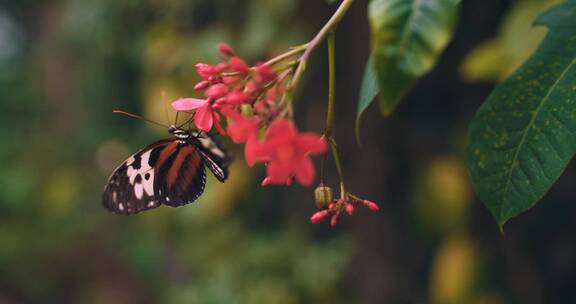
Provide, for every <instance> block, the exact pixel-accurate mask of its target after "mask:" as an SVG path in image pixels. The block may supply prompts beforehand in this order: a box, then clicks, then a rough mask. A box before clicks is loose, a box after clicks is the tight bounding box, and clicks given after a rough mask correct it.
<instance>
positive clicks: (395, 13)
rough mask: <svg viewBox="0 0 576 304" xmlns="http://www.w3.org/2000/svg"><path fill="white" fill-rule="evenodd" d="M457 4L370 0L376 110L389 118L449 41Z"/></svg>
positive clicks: (440, 0) (434, 0) (452, 0)
mask: <svg viewBox="0 0 576 304" xmlns="http://www.w3.org/2000/svg"><path fill="white" fill-rule="evenodd" d="M458 2H459V0H372V1H371V2H370V5H369V9H368V14H369V17H370V27H371V29H372V55H373V60H374V68H375V71H376V74H377V76H378V84H379V87H380V110H381V111H382V113H383V114H384V115H390V114H391V113H392V112H393V111H394V109H395V108H396V106H397V105H398V103H399V102H400V99H401V98H402V97H403V96H404V95H405V94H406V92H407V91H408V90H409V89H410V88H411V87H412V85H413V84H414V82H415V81H416V79H417V78H418V77H420V76H422V75H424V74H426V73H427V72H429V71H430V70H431V69H432V68H433V67H434V65H435V63H436V61H437V59H438V56H439V55H440V53H441V52H442V51H443V50H444V48H445V47H446V45H447V44H448V42H449V41H450V39H451V37H452V34H453V31H454V26H455V24H456V19H457V12H458Z"/></svg>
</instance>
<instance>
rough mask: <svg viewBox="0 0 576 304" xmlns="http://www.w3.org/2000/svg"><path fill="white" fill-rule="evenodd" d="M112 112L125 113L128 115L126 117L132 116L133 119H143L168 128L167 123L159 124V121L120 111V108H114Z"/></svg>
mask: <svg viewBox="0 0 576 304" xmlns="http://www.w3.org/2000/svg"><path fill="white" fill-rule="evenodd" d="M112 112H114V113H118V114H124V115H126V116H128V117H132V118H135V119H139V120H143V121H145V122H148V123H151V124H155V125H158V126H162V127H164V128H169V126H167V125H165V124H161V123H159V122H156V121H153V120H150V119H147V118H144V117H142V116H140V115H136V114H132V113H128V112H124V111H122V110H114V111H112Z"/></svg>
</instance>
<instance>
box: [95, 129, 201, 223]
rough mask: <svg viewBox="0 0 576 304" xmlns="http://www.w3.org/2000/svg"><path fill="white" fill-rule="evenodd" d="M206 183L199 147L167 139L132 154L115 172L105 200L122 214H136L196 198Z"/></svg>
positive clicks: (107, 207) (176, 204) (107, 186)
mask: <svg viewBox="0 0 576 304" xmlns="http://www.w3.org/2000/svg"><path fill="white" fill-rule="evenodd" d="M205 183H206V172H205V169H204V164H203V160H202V158H201V156H200V153H198V151H197V149H196V148H195V147H194V146H192V145H190V144H187V143H182V142H180V141H178V140H176V139H165V140H161V141H158V142H155V143H153V144H151V145H149V146H148V147H146V148H144V149H142V150H140V151H139V152H137V153H136V154H134V155H132V156H131V157H130V158H128V159H127V160H126V161H125V162H124V163H123V164H122V165H120V166H119V167H118V168H117V169H116V170H115V171H114V173H112V175H111V176H110V178H109V179H108V182H107V183H106V186H105V188H104V193H103V195H102V204H103V206H104V207H105V208H106V209H108V210H110V211H111V212H114V213H119V214H135V213H138V212H141V211H144V210H148V209H152V208H156V207H158V206H160V205H161V204H165V205H168V206H172V207H177V206H181V205H185V204H188V203H191V202H193V201H194V200H196V199H197V198H198V197H199V196H200V195H201V194H202V192H203V191H204V185H205Z"/></svg>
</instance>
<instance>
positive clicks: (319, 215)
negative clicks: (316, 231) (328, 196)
mask: <svg viewBox="0 0 576 304" xmlns="http://www.w3.org/2000/svg"><path fill="white" fill-rule="evenodd" d="M329 214H330V211H328V210H322V211H318V212H316V213H314V214H312V216H311V217H310V221H311V222H312V224H318V223H320V222H321V221H322V220H323V219H325V218H326V217H327V216H328V215H329Z"/></svg>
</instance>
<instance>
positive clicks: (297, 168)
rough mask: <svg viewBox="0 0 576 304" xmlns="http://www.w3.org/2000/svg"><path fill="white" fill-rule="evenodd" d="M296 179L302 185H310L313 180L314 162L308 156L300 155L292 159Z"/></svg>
mask: <svg viewBox="0 0 576 304" xmlns="http://www.w3.org/2000/svg"><path fill="white" fill-rule="evenodd" d="M292 169H293V170H294V175H296V180H297V181H298V182H299V183H300V184H301V185H303V186H310V185H311V184H312V182H314V176H315V172H314V164H313V163H312V160H310V157H307V156H302V157H301V158H300V159H298V160H296V161H294V163H293V168H292Z"/></svg>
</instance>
